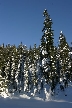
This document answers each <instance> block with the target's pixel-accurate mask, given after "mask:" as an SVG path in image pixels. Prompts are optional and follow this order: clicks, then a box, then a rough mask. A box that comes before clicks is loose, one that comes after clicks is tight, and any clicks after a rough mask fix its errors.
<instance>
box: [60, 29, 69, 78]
mask: <svg viewBox="0 0 72 108" xmlns="http://www.w3.org/2000/svg"><path fill="white" fill-rule="evenodd" d="M69 51H70V49H69V45H68V43H67V41H66V38H65V36H64V34H63V32H62V31H61V32H60V36H59V45H58V56H59V57H58V58H59V64H60V67H61V70H60V76H61V77H62V78H64V77H65V78H67V79H68V77H67V76H66V74H69V62H70V57H69Z"/></svg>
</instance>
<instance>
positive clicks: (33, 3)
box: [0, 0, 72, 47]
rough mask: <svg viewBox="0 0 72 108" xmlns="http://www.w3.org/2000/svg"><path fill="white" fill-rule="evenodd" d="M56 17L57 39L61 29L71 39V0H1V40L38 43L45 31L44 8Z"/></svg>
mask: <svg viewBox="0 0 72 108" xmlns="http://www.w3.org/2000/svg"><path fill="white" fill-rule="evenodd" d="M44 9H47V10H48V13H49V15H50V17H51V19H52V21H53V26H52V29H53V30H54V42H55V43H56V44H57V42H58V37H59V35H60V31H61V30H62V31H63V33H64V35H65V36H66V39H67V42H68V43H69V44H70V43H71V41H72V0H0V44H2V43H3V42H4V43H5V44H8V43H10V44H11V45H13V44H15V45H16V46H18V45H19V44H20V42H21V41H22V42H23V44H24V45H25V44H26V45H27V47H29V45H32V46H33V45H34V43H36V44H37V45H39V44H40V39H41V37H42V35H43V33H42V28H43V21H44V17H43V11H44Z"/></svg>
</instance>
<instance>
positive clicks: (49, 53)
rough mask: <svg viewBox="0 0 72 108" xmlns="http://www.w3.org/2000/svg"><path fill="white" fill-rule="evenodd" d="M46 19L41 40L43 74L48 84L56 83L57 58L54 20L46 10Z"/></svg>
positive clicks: (44, 13)
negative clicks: (53, 28) (53, 27)
mask: <svg viewBox="0 0 72 108" xmlns="http://www.w3.org/2000/svg"><path fill="white" fill-rule="evenodd" d="M43 16H44V17H45V19H44V23H43V24H44V27H43V30H42V32H43V36H42V38H41V49H42V58H43V60H42V61H43V68H44V69H43V73H44V77H45V79H46V81H47V83H48V82H49V80H50V82H51V83H53V82H54V79H55V78H54V76H55V75H54V74H55V73H56V67H55V57H54V55H55V54H54V53H55V52H54V41H53V39H54V37H53V36H54V34H53V30H52V24H53V22H52V19H51V18H50V15H49V14H48V12H47V10H46V9H45V10H44V12H43Z"/></svg>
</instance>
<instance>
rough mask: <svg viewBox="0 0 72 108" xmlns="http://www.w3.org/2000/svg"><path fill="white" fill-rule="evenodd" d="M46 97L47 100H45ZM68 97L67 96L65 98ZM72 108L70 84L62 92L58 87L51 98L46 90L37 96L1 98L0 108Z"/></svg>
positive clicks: (71, 86)
mask: <svg viewBox="0 0 72 108" xmlns="http://www.w3.org/2000/svg"><path fill="white" fill-rule="evenodd" d="M45 94H46V95H45ZM44 95H45V96H46V99H45V100H43V97H44ZM65 95H66V96H65ZM64 107H65V108H72V83H69V87H68V88H66V89H65V91H60V90H59V88H58V86H57V90H56V94H55V96H51V95H50V93H49V92H47V91H46V90H45V92H44V93H41V94H39V96H38V95H35V96H30V97H29V96H27V95H26V94H24V95H19V96H13V95H11V96H9V97H7V98H6V97H5V98H3V97H0V108H64Z"/></svg>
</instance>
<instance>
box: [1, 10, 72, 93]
mask: <svg viewBox="0 0 72 108" xmlns="http://www.w3.org/2000/svg"><path fill="white" fill-rule="evenodd" d="M43 16H44V18H45V19H44V23H43V24H44V27H43V29H42V32H43V36H42V37H41V43H40V45H39V46H38V47H37V46H36V44H34V46H33V47H32V46H30V48H27V46H26V45H23V43H22V42H21V44H20V45H19V46H17V47H16V46H15V45H10V44H8V45H6V46H5V45H4V43H3V45H0V93H1V92H3V91H5V92H10V93H15V92H19V93H20V92H21V91H24V92H30V91H31V90H33V89H34V88H36V89H37V91H38V92H39V91H40V89H43V86H44V84H45V83H46V84H48V85H49V86H50V87H51V90H52V91H53V89H54V88H55V87H56V85H57V84H58V83H60V80H66V81H67V82H69V81H72V58H71V49H70V46H69V45H68V43H67V41H66V37H65V36H64V34H63V32H62V31H61V32H60V36H59V40H58V41H59V42H58V46H54V30H52V24H53V22H52V19H51V18H50V15H49V14H48V12H47V10H46V9H45V10H44V12H43Z"/></svg>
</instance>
